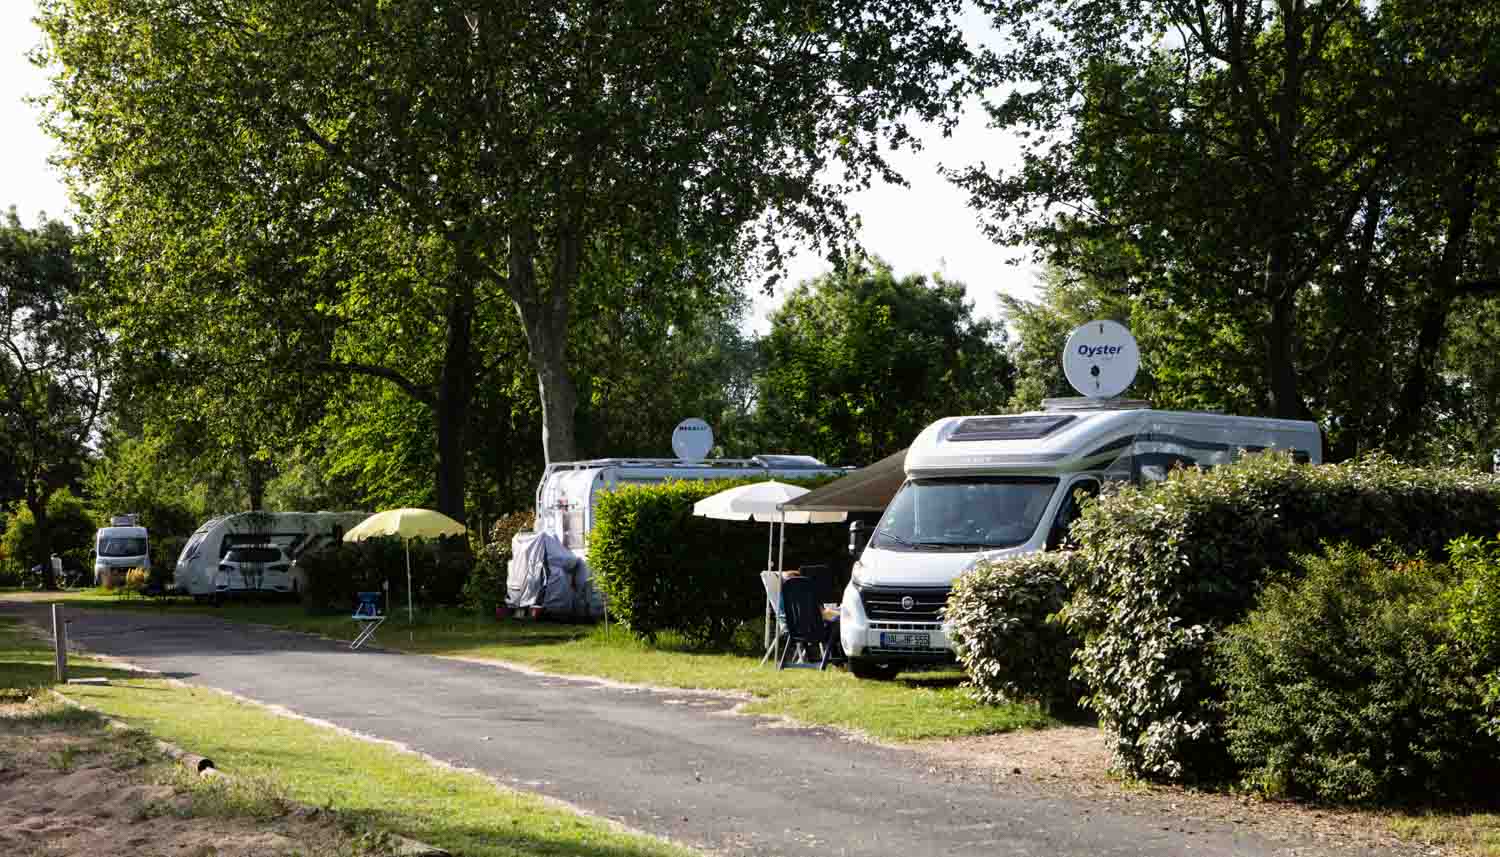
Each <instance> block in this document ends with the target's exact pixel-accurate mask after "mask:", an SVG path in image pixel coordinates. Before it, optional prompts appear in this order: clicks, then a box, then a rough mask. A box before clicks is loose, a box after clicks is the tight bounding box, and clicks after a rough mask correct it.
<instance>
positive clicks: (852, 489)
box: [784, 449, 906, 512]
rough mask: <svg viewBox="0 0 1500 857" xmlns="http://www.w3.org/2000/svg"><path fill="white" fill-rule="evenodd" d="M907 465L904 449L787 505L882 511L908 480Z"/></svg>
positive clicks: (808, 508)
mask: <svg viewBox="0 0 1500 857" xmlns="http://www.w3.org/2000/svg"><path fill="white" fill-rule="evenodd" d="M905 464H906V450H904V449H903V450H901V451H900V452H897V453H894V454H892V455H887V456H886V457H885V458H882V459H880V460H879V461H877V462H875V463H874V464H872V465H870V466H869V467H862V468H860V469H859V470H856V471H854V472H853V473H850V474H849V475H848V476H845V477H843V478H841V479H835V480H834V481H832V482H830V483H828V484H827V485H824V486H823V487H821V488H814V489H813V490H811V491H809V492H807V493H806V494H803V495H802V496H801V497H798V498H796V499H795V500H789V501H787V503H785V504H784V505H785V508H787V509H789V510H791V509H797V510H801V511H808V512H882V511H884V510H885V507H886V505H887V504H888V503H890V502H891V498H892V497H894V496H896V490H897V489H898V488H900V487H901V483H902V482H904V481H905V480H906V468H905Z"/></svg>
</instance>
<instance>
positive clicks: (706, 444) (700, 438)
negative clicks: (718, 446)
mask: <svg viewBox="0 0 1500 857" xmlns="http://www.w3.org/2000/svg"><path fill="white" fill-rule="evenodd" d="M713 448H714V430H713V429H711V428H709V427H708V423H706V422H704V421H703V420H700V419H698V418H697V417H688V418H687V419H685V420H683V421H682V422H680V423H678V424H677V428H675V429H673V430H672V452H674V453H676V455H677V457H678V458H679V459H681V460H682V461H690V462H691V461H702V460H703V459H704V458H706V457H708V451H709V450H710V449H713Z"/></svg>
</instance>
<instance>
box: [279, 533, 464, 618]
mask: <svg viewBox="0 0 1500 857" xmlns="http://www.w3.org/2000/svg"><path fill="white" fill-rule="evenodd" d="M444 542H446V543H447V544H443V543H444ZM472 564H473V559H472V557H471V556H470V554H469V552H468V549H467V544H465V543H464V542H463V539H462V537H454V538H451V539H438V540H435V541H413V542H412V543H411V582H412V590H413V592H412V600H413V601H415V602H416V603H417V604H429V605H430V604H456V603H458V597H459V593H460V591H461V590H462V589H463V582H464V580H465V579H467V578H468V576H469V570H470V567H471V565H472ZM298 565H299V566H300V567H301V568H302V569H303V572H304V573H305V574H306V576H307V588H306V590H305V591H304V595H303V603H304V604H305V605H306V606H307V608H308V610H309V611H312V612H322V611H327V610H334V611H337V610H348V609H352V608H353V606H354V601H355V598H356V593H359V592H376V591H380V592H384V591H385V590H384V587H385V585H386V584H387V583H389V584H390V605H389V606H390V607H391V608H392V609H394V608H395V607H397V606H400V605H404V604H405V603H406V600H407V593H406V550H405V546H404V545H403V544H402V542H401V540H400V539H397V538H383V539H367V540H365V541H363V542H359V543H357V544H350V543H346V542H341V543H339V544H338V545H336V546H333V547H329V548H326V549H324V550H321V551H318V552H317V553H315V554H312V555H309V556H305V557H303V558H301V559H299V560H298Z"/></svg>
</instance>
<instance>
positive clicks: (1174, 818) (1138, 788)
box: [908, 726, 1464, 857]
mask: <svg viewBox="0 0 1500 857" xmlns="http://www.w3.org/2000/svg"><path fill="white" fill-rule="evenodd" d="M908 746H913V745H908ZM914 749H917V750H918V751H919V752H922V753H925V754H927V755H928V756H929V757H930V758H932V759H933V760H934V761H935V762H938V763H940V764H944V765H948V766H952V767H954V768H958V769H961V770H963V771H965V772H966V773H968V774H970V775H977V776H985V777H990V778H993V779H994V780H997V781H998V780H1008V781H1011V782H1015V781H1020V782H1023V783H1025V784H1027V785H1030V786H1032V787H1035V788H1038V789H1040V790H1043V791H1050V792H1055V793H1061V794H1066V795H1069V796H1072V797H1078V798H1087V799H1089V800H1091V801H1097V802H1098V804H1099V806H1100V808H1101V809H1103V808H1105V807H1108V808H1111V809H1114V810H1116V811H1120V812H1124V813H1128V814H1132V815H1140V816H1152V817H1154V818H1157V819H1159V820H1160V823H1161V825H1162V827H1163V829H1175V827H1176V826H1178V825H1182V824H1186V823H1191V822H1194V821H1220V822H1226V821H1227V822H1229V823H1231V824H1235V825H1242V826H1243V827H1244V828H1245V829H1247V830H1253V831H1254V832H1255V833H1258V834H1260V835H1262V836H1265V837H1267V838H1269V839H1272V840H1281V841H1287V842H1292V841H1305V840H1306V839H1307V838H1308V837H1313V838H1314V839H1316V840H1320V841H1323V842H1326V843H1328V846H1329V849H1330V850H1332V849H1333V848H1334V847H1339V848H1340V849H1347V848H1351V847H1352V848H1354V849H1356V850H1359V849H1370V850H1382V849H1389V850H1390V852H1394V853H1399V854H1411V855H1442V857H1450V855H1462V854H1463V853H1464V852H1462V851H1459V850H1456V849H1451V848H1445V847H1440V846H1435V845H1430V844H1426V843H1420V842H1412V841H1410V840H1404V839H1402V838H1400V837H1398V836H1396V835H1395V834H1394V833H1393V832H1392V830H1391V827H1390V818H1391V817H1390V815H1389V814H1387V813H1380V812H1360V811H1356V810H1349V809H1330V808H1323V807H1317V806H1310V805H1307V804H1302V803H1296V802H1293V801H1281V800H1266V799H1263V798H1260V797H1256V796H1252V795H1236V794H1226V793H1222V792H1202V791H1193V790H1191V789H1186V788H1181V787H1175V786H1155V785H1148V784H1140V783H1132V782H1126V781H1125V780H1123V779H1122V778H1121V777H1119V776H1117V775H1116V774H1114V773H1113V772H1111V771H1110V767H1109V761H1110V760H1109V750H1108V747H1107V742H1106V739H1105V736H1104V735H1103V734H1101V733H1100V731H1099V730H1098V729H1096V728H1093V727H1085V726H1064V727H1059V728H1055V729H1046V730H1040V731H1030V730H1022V731H1018V732H1010V733H1006V734H1003V735H986V736H981V737H976V738H955V739H947V740H941V741H926V742H921V743H919V744H917V745H914ZM1298 853H1307V854H1315V853H1323V852H1321V851H1306V852H1302V850H1301V849H1298Z"/></svg>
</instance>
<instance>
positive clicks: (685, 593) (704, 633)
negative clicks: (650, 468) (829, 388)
mask: <svg viewBox="0 0 1500 857" xmlns="http://www.w3.org/2000/svg"><path fill="white" fill-rule="evenodd" d="M757 481H761V480H757V479H720V480H713V481H696V480H674V481H668V482H665V483H662V484H660V485H624V486H621V487H619V488H617V489H616V490H614V491H610V492H606V493H604V494H601V495H599V497H598V499H597V500H596V505H595V510H594V515H595V518H594V529H593V531H592V532H591V533H590V535H589V566H590V567H591V568H592V569H593V571H594V582H595V584H596V585H597V586H598V587H599V590H600V591H601V592H602V593H603V594H604V597H605V599H606V600H607V602H608V605H609V614H610V616H611V617H612V618H617V619H618V620H619V621H620V622H621V623H622V624H623V625H625V626H626V627H627V628H629V629H630V630H631V632H632V633H634V634H635V635H637V636H638V637H641V638H643V639H646V640H654V639H655V638H656V635H657V634H659V633H662V632H665V631H673V632H677V633H679V634H681V635H682V636H683V638H684V639H686V640H687V641H688V643H689V645H692V646H697V647H708V646H722V645H724V644H726V643H727V642H728V641H729V640H730V638H731V637H733V635H734V632H735V630H736V629H737V628H738V627H739V626H740V624H741V623H743V622H746V621H748V620H751V619H755V618H756V617H758V616H760V615H762V613H763V612H764V610H765V600H766V599H765V589H764V588H763V587H762V585H761V581H760V577H759V576H758V573H759V572H760V571H762V570H763V569H762V566H763V565H764V561H763V559H762V557H764V556H765V550H766V531H767V527H768V526H770V525H769V524H759V523H756V522H751V521H721V520H715V519H712V518H701V517H697V516H695V515H694V514H693V504H694V503H696V502H698V501H699V500H702V499H703V498H705V497H709V496H711V495H713V494H717V493H719V492H720V491H723V490H725V489H728V488H733V487H735V486H736V485H745V484H749V483H752V482H757ZM820 481H821V482H826V481H827V480H826V479H825V480H820ZM802 484H806V485H808V486H809V487H811V486H813V485H816V484H818V482H814V481H809V482H806V483H802ZM846 534H847V530H846V529H845V528H844V527H842V526H841V525H838V524H807V525H802V526H794V527H789V528H788V529H787V535H786V567H787V568H797V567H799V566H801V565H802V564H804V563H825V564H830V565H833V564H835V563H839V562H841V561H843V560H842V558H843V557H844V556H845V552H844V539H845V536H846Z"/></svg>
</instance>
